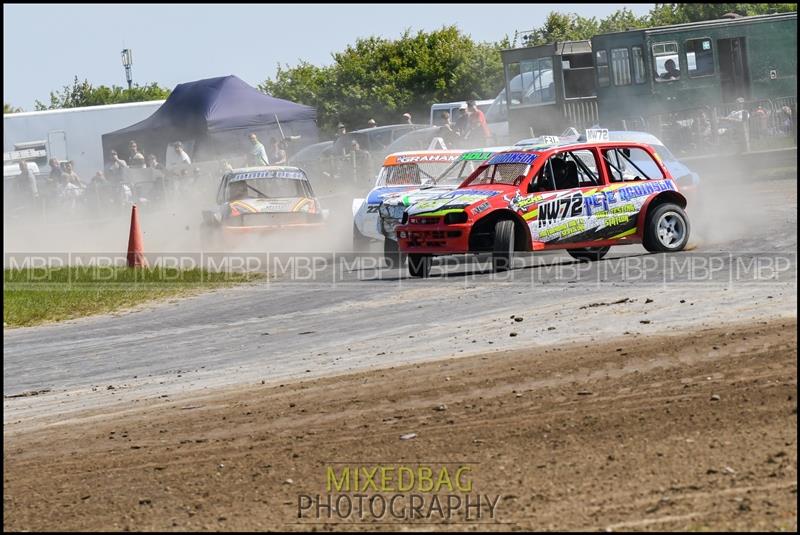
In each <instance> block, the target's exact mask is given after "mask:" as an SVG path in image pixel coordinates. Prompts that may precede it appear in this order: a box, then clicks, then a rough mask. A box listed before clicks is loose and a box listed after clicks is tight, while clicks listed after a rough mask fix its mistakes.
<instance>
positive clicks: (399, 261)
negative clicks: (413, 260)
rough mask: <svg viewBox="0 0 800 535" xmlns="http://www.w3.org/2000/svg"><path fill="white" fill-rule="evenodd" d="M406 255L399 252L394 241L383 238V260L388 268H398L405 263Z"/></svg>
mask: <svg viewBox="0 0 800 535" xmlns="http://www.w3.org/2000/svg"><path fill="white" fill-rule="evenodd" d="M407 257H408V255H407V254H406V253H401V252H400V244H399V243H397V242H396V241H395V240H390V239H389V238H384V240H383V259H384V261H385V262H386V264H387V265H388V266H389V267H400V266H402V265H403V264H405V262H406V258H407Z"/></svg>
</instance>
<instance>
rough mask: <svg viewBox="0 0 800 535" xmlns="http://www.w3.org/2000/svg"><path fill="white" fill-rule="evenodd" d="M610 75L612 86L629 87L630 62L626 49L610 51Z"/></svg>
mask: <svg viewBox="0 0 800 535" xmlns="http://www.w3.org/2000/svg"><path fill="white" fill-rule="evenodd" d="M611 75H612V77H613V78H614V85H631V60H630V57H629V55H628V49H627V48H612V49H611Z"/></svg>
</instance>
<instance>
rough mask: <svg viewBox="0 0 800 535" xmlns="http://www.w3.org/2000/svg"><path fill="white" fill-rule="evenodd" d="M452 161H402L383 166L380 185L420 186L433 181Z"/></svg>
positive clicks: (379, 178) (379, 180)
mask: <svg viewBox="0 0 800 535" xmlns="http://www.w3.org/2000/svg"><path fill="white" fill-rule="evenodd" d="M449 163H450V162H447V161H442V162H422V163H416V162H415V163H402V164H400V165H390V166H387V167H382V168H381V173H380V176H379V177H378V186H409V185H414V186H419V185H422V184H424V183H426V182H433V181H434V180H435V179H436V177H437V176H439V174H440V173H441V172H442V170H443V169H444V168H445V167H446V166H447V165H448V164H449Z"/></svg>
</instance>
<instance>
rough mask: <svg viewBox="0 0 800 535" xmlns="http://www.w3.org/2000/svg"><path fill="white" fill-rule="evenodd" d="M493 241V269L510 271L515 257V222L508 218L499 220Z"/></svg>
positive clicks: (495, 227)
mask: <svg viewBox="0 0 800 535" xmlns="http://www.w3.org/2000/svg"><path fill="white" fill-rule="evenodd" d="M492 242H493V249H492V269H493V270H494V271H495V272H500V271H508V270H509V269H511V267H512V266H511V264H512V262H513V259H514V222H513V221H511V220H508V219H504V220H502V221H498V222H497V224H496V225H495V226H494V239H493V240H492Z"/></svg>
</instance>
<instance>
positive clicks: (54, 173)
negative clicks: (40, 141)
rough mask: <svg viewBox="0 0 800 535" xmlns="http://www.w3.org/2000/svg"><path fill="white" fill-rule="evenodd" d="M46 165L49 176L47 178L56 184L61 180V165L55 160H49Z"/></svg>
mask: <svg viewBox="0 0 800 535" xmlns="http://www.w3.org/2000/svg"><path fill="white" fill-rule="evenodd" d="M47 163H48V165H50V175H49V176H48V177H47V178H48V179H49V180H51V181H53V182H56V183H58V182H59V181H60V180H61V164H59V163H58V160H56V159H55V158H50V161H49V162H47Z"/></svg>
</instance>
